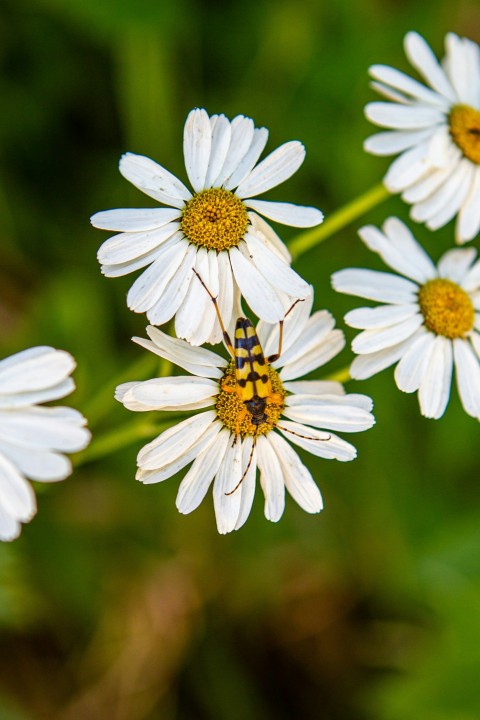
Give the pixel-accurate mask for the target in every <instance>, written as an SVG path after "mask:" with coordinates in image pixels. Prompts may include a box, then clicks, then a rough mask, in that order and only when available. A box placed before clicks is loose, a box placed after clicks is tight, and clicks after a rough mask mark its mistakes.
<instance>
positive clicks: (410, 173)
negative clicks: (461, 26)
mask: <svg viewBox="0 0 480 720" xmlns="http://www.w3.org/2000/svg"><path fill="white" fill-rule="evenodd" d="M405 52H406V55H407V57H408V59H409V61H410V63H411V64H412V65H413V67H414V68H415V69H416V70H417V71H418V72H419V73H420V75H421V77H422V78H423V80H425V82H426V85H424V84H422V83H420V82H418V81H417V80H414V79H413V78H411V77H409V76H408V75H404V74H403V73H402V72H399V71H398V70H395V69H394V68H391V67H387V66H385V65H373V66H372V67H371V68H370V74H371V76H372V77H373V78H374V82H373V87H374V88H375V89H376V90H377V91H378V92H379V93H380V94H381V95H383V96H384V97H386V98H387V99H388V100H390V101H392V102H373V103H370V104H369V105H367V106H366V109H365V112H366V116H367V118H368V119H369V120H371V121H372V122H374V123H375V124H376V125H380V126H381V127H384V128H388V131H387V132H382V133H379V134H378V135H373V136H372V137H370V138H368V140H367V141H366V142H365V149H366V150H367V151H368V152H371V153H373V154H374V155H397V154H399V157H398V158H397V159H396V160H394V162H393V163H392V164H391V165H390V168H389V170H388V172H387V174H386V176H385V178H384V183H385V185H386V187H387V189H388V190H389V191H390V192H393V193H397V192H399V193H402V198H403V199H404V200H405V201H406V202H407V203H410V204H411V205H412V209H411V217H412V218H413V219H414V220H416V221H417V222H421V223H426V225H427V227H428V228H430V230H436V229H437V228H440V227H442V226H443V225H445V224H446V223H447V222H449V220H451V219H452V218H453V217H454V216H455V215H458V217H457V222H456V230H455V236H456V241H457V242H458V243H465V242H467V241H468V240H472V238H474V237H475V236H476V235H477V233H478V231H479V229H480V48H479V46H478V45H477V44H476V43H474V42H472V41H471V40H467V39H466V38H460V37H458V36H457V35H455V34H453V33H449V34H448V35H447V36H446V38H445V57H444V58H443V60H442V63H441V64H439V63H438V61H437V59H436V58H435V56H434V54H433V52H432V50H431V49H430V48H429V46H428V45H427V43H426V42H425V40H424V39H423V38H422V37H420V35H418V34H417V33H414V32H410V33H408V34H407V35H406V36H405Z"/></svg>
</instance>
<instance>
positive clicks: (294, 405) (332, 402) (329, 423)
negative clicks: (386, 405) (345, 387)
mask: <svg viewBox="0 0 480 720" xmlns="http://www.w3.org/2000/svg"><path fill="white" fill-rule="evenodd" d="M300 397H301V400H300V401H299V402H295V400H296V399H297V398H295V397H293V398H288V399H287V407H286V408H285V410H284V412H283V414H284V415H285V417H287V418H289V419H290V420H294V421H296V422H298V423H302V424H303V425H311V426H312V427H316V428H323V429H325V430H336V431H340V432H362V431H363V430H368V429H369V428H371V427H372V425H373V424H374V423H375V420H374V418H373V415H372V414H371V413H370V412H369V411H368V410H364V409H363V408H361V407H357V406H356V405H354V404H353V405H351V404H350V400H349V396H348V395H347V396H344V397H336V396H335V397H328V396H327V397H324V398H321V397H320V398H318V397H315V396H313V395H310V396H308V395H303V396H300Z"/></svg>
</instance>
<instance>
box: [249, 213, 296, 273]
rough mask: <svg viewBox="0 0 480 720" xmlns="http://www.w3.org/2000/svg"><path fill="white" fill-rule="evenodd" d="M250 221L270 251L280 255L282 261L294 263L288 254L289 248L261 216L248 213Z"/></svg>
mask: <svg viewBox="0 0 480 720" xmlns="http://www.w3.org/2000/svg"><path fill="white" fill-rule="evenodd" d="M248 219H249V220H250V222H251V224H252V225H253V227H254V229H255V232H256V234H257V235H260V236H261V237H262V239H263V240H264V241H265V242H266V243H267V245H268V246H269V247H270V249H271V250H272V251H273V252H274V253H275V254H276V255H278V257H279V258H280V260H284V261H285V262H286V263H288V264H289V265H290V263H291V262H292V256H291V255H290V253H289V252H288V248H287V246H286V245H285V243H284V242H283V240H281V239H280V237H279V236H278V235H277V233H276V232H275V230H274V229H273V228H272V226H271V225H269V224H268V223H267V222H265V220H264V219H263V218H262V217H260V215H257V213H254V212H249V213H248Z"/></svg>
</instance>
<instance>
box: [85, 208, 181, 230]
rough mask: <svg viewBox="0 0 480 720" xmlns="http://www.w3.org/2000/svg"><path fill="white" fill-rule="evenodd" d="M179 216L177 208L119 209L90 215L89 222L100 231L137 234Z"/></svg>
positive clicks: (162, 224)
mask: <svg viewBox="0 0 480 720" xmlns="http://www.w3.org/2000/svg"><path fill="white" fill-rule="evenodd" d="M181 214H182V211H181V210H179V209H178V208H131V209H124V208H119V209H116V210H102V211H100V212H97V213H95V215H92V217H91V218H90V222H91V223H92V225H93V227H96V228H99V229H100V230H115V231H116V232H122V233H124V232H127V233H139V232H147V231H149V230H156V229H157V228H161V227H163V226H164V225H168V224H169V223H171V222H173V220H177V218H179V217H180V216H181Z"/></svg>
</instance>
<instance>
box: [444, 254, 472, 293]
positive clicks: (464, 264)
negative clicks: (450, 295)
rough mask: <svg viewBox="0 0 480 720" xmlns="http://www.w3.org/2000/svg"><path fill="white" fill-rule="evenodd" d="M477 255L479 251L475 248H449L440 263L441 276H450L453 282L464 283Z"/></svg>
mask: <svg viewBox="0 0 480 720" xmlns="http://www.w3.org/2000/svg"><path fill="white" fill-rule="evenodd" d="M476 256H477V251H476V250H475V249H474V248H462V249H461V250H459V249H458V248H455V249H454V250H448V251H447V252H446V253H445V254H444V255H442V257H441V258H440V261H439V263H438V275H439V277H442V278H448V279H449V280H452V282H455V283H459V284H460V285H462V283H463V280H464V278H465V276H466V275H467V273H468V272H469V270H470V268H471V266H472V264H473V262H474V261H475V258H476Z"/></svg>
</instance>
